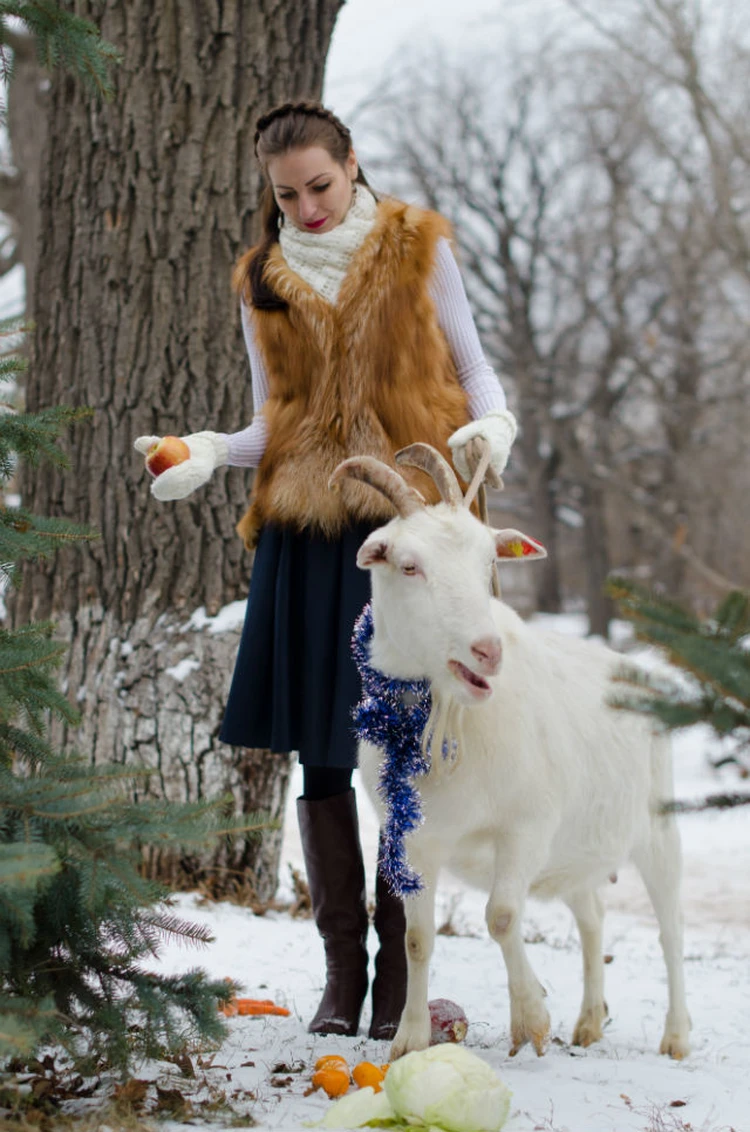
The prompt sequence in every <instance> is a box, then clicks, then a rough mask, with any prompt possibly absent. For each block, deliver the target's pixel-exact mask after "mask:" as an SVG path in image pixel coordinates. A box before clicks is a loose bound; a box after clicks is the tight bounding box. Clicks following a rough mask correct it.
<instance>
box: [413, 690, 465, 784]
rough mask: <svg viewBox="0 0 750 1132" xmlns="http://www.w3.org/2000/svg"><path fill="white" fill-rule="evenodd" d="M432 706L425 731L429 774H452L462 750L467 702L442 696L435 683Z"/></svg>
mask: <svg viewBox="0 0 750 1132" xmlns="http://www.w3.org/2000/svg"><path fill="white" fill-rule="evenodd" d="M431 693H432V707H431V708H430V715H429V718H428V720H427V724H426V726H425V729H424V731H423V732H422V753H423V755H424V756H425V758H427V759H429V762H430V772H429V777H431V778H432V777H440V776H441V775H443V774H446V773H447V774H452V772H453V771H454V770H455V769H456V767H457V766H458V764H459V762H460V761H461V756H462V754H463V746H464V734H463V714H464V705H463V704H461V703H459V702H458V700H454V699H453V697H452V696H441V695H440V693H439V692H438V691H437V689H436V688H435V687H434V685H433V687H432V689H431Z"/></svg>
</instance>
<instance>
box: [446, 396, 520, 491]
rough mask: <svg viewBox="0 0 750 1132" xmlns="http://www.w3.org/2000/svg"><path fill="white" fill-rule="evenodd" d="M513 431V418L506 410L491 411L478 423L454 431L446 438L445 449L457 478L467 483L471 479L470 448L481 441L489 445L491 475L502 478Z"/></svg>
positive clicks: (514, 425)
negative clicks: (449, 452) (447, 448)
mask: <svg viewBox="0 0 750 1132" xmlns="http://www.w3.org/2000/svg"><path fill="white" fill-rule="evenodd" d="M517 431H518V425H517V424H516V418H515V417H514V416H513V414H512V413H511V412H509V411H508V409H493V410H492V411H491V412H489V413H485V414H484V416H483V417H479V418H478V420H475V421H470V422H469V423H468V424H467V425H463V427H462V428H459V429H456V431H455V432H454V433H453V435H452V436H450V437H449V438H448V445H449V447H450V449H451V451H452V453H453V463H454V465H455V468H456V471H457V472H458V474H459V475H460V476H461V477H462V479H465V480H467V481H469V480H470V479H471V476H472V471H473V465H472V466H471V467H470V458H471V448H472V447H473V442H474V441H475V440H477V439H478V438H481V439H483V440H486V441H487V442H488V443H489V445H490V450H491V455H490V467H491V468H492V471H493V472H494V473H495V476H497V477H499V476H500V475H502V473H503V471H504V469H505V465H506V464H507V463H508V457H509V456H510V450H511V446H512V444H513V441H514V440H515V438H516V432H517Z"/></svg>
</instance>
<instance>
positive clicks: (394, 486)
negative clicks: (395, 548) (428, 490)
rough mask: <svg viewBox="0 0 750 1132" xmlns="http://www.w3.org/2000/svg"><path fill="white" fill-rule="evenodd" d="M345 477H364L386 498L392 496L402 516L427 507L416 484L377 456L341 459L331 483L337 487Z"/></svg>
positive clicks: (329, 483)
mask: <svg viewBox="0 0 750 1132" xmlns="http://www.w3.org/2000/svg"><path fill="white" fill-rule="evenodd" d="M344 476H351V478H352V479H355V480H361V481H362V483H367V484H369V485H370V487H374V488H375V489H376V490H377V491H379V492H381V493H382V494H383V495H384V496H385V497H386V499H390V501H391V503H392V504H393V506H394V507H395V508H396V510H397V511H398V513H399V515H400V516H401V518H402V519H406V518H407V517H408V516H409V515H412V514H413V513H414V512H415V511H420V510H421V509H422V508H423V507H424V506H426V504H425V501H424V497H423V496H422V495H421V494H420V493H419V492H418V491H417V489H416V488H415V487H410V486H409V484H408V483H407V482H406V480H405V479H404V477H403V476H401V475H399V473H398V472H397V471H396V470H395V468H390V467H389V466H388V465H387V464H384V463H383V462H382V460H376V459H375V457H374V456H350V457H349V459H348V460H342V462H341V463H340V464H339V465H338V467H337V468H335V469H334V472H333V475H332V476H331V478H330V479H329V481H328V486H329V487H334V486H335V485H336V484H337V483H338V482H339V480H341V479H343V478H344Z"/></svg>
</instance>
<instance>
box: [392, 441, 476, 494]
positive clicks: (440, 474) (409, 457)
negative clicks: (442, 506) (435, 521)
mask: <svg viewBox="0 0 750 1132" xmlns="http://www.w3.org/2000/svg"><path fill="white" fill-rule="evenodd" d="M396 463H397V464H408V465H409V466H410V467H412V468H421V470H422V471H423V472H427V475H428V476H431V477H432V478H433V480H434V481H435V483H436V485H437V489H438V491H439V492H440V495H441V497H442V498H443V500H444V501H445V502H446V503H450V505H451V507H460V506H461V504H462V503H463V499H464V497H463V492H462V491H461V487H460V484H459V482H458V480H457V479H456V473H455V472H454V471H453V468H452V467H451V466H450V464H449V463H448V461H447V460H446V459H445V457H444V456H443V455H442V454H441V453H440V452H438V450H437V448H433V447H432V445H431V444H421V443H420V444H410V445H409V447H408V448H402V449H400V451H398V452H397V453H396Z"/></svg>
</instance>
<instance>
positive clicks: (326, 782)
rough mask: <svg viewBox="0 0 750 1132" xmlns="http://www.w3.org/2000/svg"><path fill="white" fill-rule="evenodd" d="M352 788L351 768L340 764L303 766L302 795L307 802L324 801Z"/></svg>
mask: <svg viewBox="0 0 750 1132" xmlns="http://www.w3.org/2000/svg"><path fill="white" fill-rule="evenodd" d="M351 788H352V772H351V769H350V768H347V767H340V766H305V765H304V764H303V766H302V797H303V798H304V799H305V801H307V802H322V801H324V800H325V799H326V798H333V797H334V795H336V794H346V792H347V791H348V790H351Z"/></svg>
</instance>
